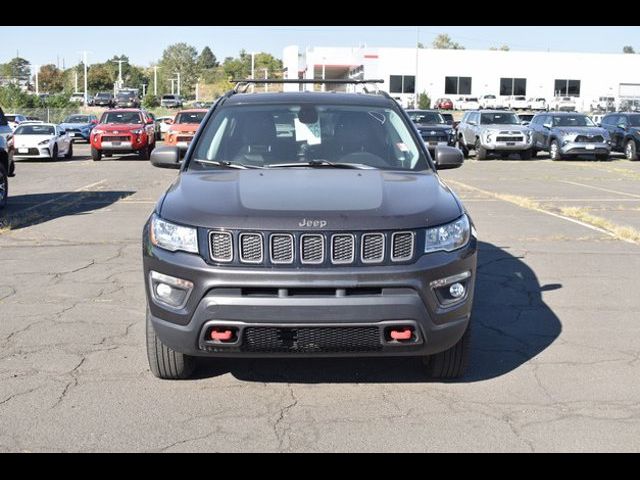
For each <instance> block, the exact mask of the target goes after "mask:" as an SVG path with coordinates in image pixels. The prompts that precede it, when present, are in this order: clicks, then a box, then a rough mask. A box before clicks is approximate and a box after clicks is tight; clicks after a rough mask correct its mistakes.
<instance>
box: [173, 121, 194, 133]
mask: <svg viewBox="0 0 640 480" xmlns="http://www.w3.org/2000/svg"><path fill="white" fill-rule="evenodd" d="M199 127H200V124H199V123H174V124H172V125H171V126H170V127H169V130H171V131H173V132H195V131H197V130H198V128H199Z"/></svg>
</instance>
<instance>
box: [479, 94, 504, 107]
mask: <svg viewBox="0 0 640 480" xmlns="http://www.w3.org/2000/svg"><path fill="white" fill-rule="evenodd" d="M479 103H480V109H481V110H487V109H492V110H499V109H501V108H504V105H503V102H502V100H501V99H499V98H497V97H496V96H495V95H491V94H489V95H482V96H481V97H480V102H479Z"/></svg>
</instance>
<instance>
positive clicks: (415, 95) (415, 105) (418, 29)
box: [403, 26, 420, 108]
mask: <svg viewBox="0 0 640 480" xmlns="http://www.w3.org/2000/svg"><path fill="white" fill-rule="evenodd" d="M419 56H420V27H419V26H418V27H416V75H415V77H413V90H414V100H413V101H414V108H418V99H419V96H418V58H419ZM403 86H404V83H403Z"/></svg>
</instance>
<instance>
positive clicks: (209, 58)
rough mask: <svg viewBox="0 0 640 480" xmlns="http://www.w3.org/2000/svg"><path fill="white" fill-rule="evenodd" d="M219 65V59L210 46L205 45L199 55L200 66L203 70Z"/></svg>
mask: <svg viewBox="0 0 640 480" xmlns="http://www.w3.org/2000/svg"><path fill="white" fill-rule="evenodd" d="M217 66H218V59H217V58H216V56H215V55H214V54H213V52H212V51H211V49H210V48H209V47H204V48H203V49H202V52H200V55H199V56H198V67H199V68H200V69H201V70H208V69H210V68H215V67H217Z"/></svg>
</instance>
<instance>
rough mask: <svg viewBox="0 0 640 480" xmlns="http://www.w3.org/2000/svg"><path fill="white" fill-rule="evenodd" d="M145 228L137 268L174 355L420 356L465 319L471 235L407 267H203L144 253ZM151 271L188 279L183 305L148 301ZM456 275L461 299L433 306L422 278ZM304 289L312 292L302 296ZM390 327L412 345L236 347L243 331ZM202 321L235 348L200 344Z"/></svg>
mask: <svg viewBox="0 0 640 480" xmlns="http://www.w3.org/2000/svg"><path fill="white" fill-rule="evenodd" d="M147 229H148V227H145V233H144V238H143V245H144V248H143V265H144V278H145V288H146V294H147V302H148V305H149V313H150V320H151V322H152V324H153V327H154V329H155V331H156V333H157V335H158V336H159V338H160V340H161V341H162V342H163V343H164V344H166V345H168V346H169V347H171V348H173V349H174V350H176V351H179V352H182V353H186V354H189V355H194V356H240V357H255V356H260V357H263V356H287V357H289V356H354V355H357V356H379V355H382V356H386V355H430V354H434V353H437V352H441V351H444V350H446V349H448V348H450V347H451V346H453V345H454V344H455V343H456V342H457V341H458V340H459V339H460V338H461V337H462V335H463V334H464V332H465V330H466V328H467V325H468V323H469V319H470V315H471V306H472V301H473V293H474V283H475V276H476V262H477V241H476V239H475V238H474V237H472V238H471V240H470V242H469V244H468V245H467V246H466V247H464V248H462V249H460V250H457V251H455V252H449V253H447V252H436V253H431V254H428V255H423V256H421V257H419V258H418V259H417V261H416V262H415V263H413V264H410V265H394V266H378V267H373V266H371V267H353V268H344V267H341V268H309V269H306V270H300V269H295V268H277V269H266V268H244V267H226V268H220V267H213V266H211V265H209V264H207V263H206V262H205V261H204V260H203V259H202V258H201V257H200V256H198V255H193V254H188V253H182V252H175V253H171V252H167V251H164V250H161V249H158V248H156V247H153V246H152V245H151V244H150V242H149V239H148V230H147ZM151 271H155V272H159V273H162V274H164V275H170V276H173V277H177V278H181V279H185V280H189V281H191V282H193V284H194V286H193V289H192V291H191V293H190V295H189V297H188V299H187V300H186V304H185V306H184V307H183V308H181V309H171V308H167V307H164V306H162V304H160V303H157V302H156V300H155V299H154V297H153V295H152V293H151V288H150V285H149V277H150V274H151ZM462 272H470V275H471V276H470V277H469V278H468V279H467V280H466V281H465V284H466V293H465V295H464V296H463V297H462V299H461V300H460V301H458V302H457V303H455V304H450V305H448V306H443V305H442V304H441V302H440V301H439V299H438V296H437V295H436V291H435V290H434V289H433V288H432V287H431V285H430V284H431V282H433V281H434V280H439V279H442V278H445V277H450V276H452V275H457V274H460V273H462ZM309 288H312V289H313V292H315V293H311V294H306V293H304V292H306V291H307V290H305V289H309ZM294 291H295V292H298V293H296V294H293V293H292V292H294ZM300 292H302V293H300ZM317 292H324V293H317ZM332 292H335V293H332ZM345 292H347V293H345ZM348 292H352V293H348ZM353 292H355V293H353ZM358 292H360V293H358ZM394 324H402V325H410V326H412V328H414V329H415V338H414V340H415V341H412V342H408V343H401V344H397V343H388V342H387V343H385V342H381V345H380V349H379V350H377V351H375V352H349V351H334V352H325V351H323V352H309V351H304V352H299V351H295V352H291V351H287V352H285V353H283V352H254V351H247V350H246V349H245V348H243V345H242V342H243V334H242V332H243V331H244V329H246V328H255V327H264V328H276V329H277V328H283V329H289V330H291V329H296V328H298V327H304V328H308V327H318V328H333V327H337V328H340V327H345V328H346V327H353V326H359V327H369V328H377V329H378V330H379V331H380V332H381V333H380V335H383V334H384V331H385V329H386V328H387V327H388V326H389V325H394ZM211 325H224V326H229V325H232V326H234V328H238V332H240V333H239V335H238V336H237V337H238V340H239V343H237V344H229V345H224V346H218V348H211V345H206V342H205V340H204V334H205V332H206V331H207V329H208V328H210V326H211Z"/></svg>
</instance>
